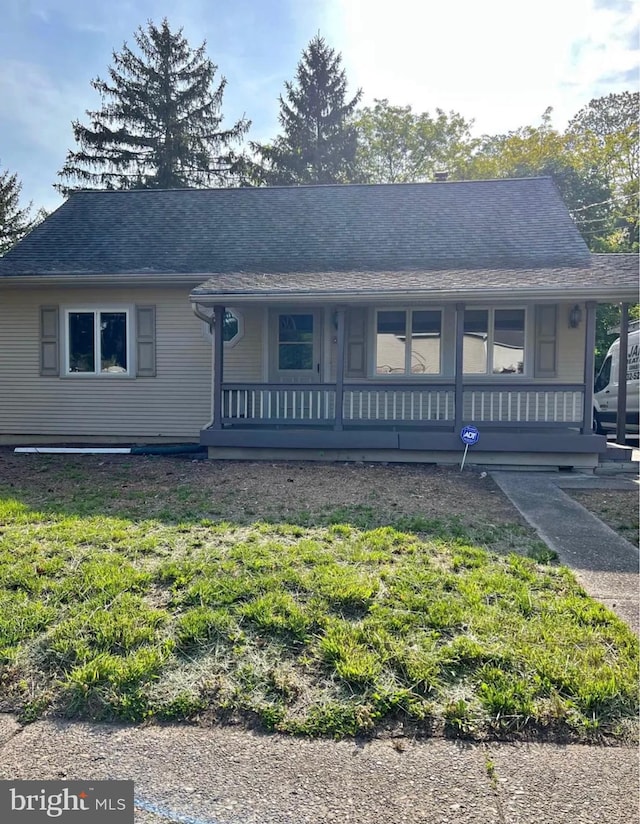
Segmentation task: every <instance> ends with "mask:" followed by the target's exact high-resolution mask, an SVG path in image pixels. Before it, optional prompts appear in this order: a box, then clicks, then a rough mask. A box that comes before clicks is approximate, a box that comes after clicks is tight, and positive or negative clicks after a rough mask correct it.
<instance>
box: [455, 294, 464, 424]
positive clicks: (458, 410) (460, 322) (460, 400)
mask: <svg viewBox="0 0 640 824" xmlns="http://www.w3.org/2000/svg"><path fill="white" fill-rule="evenodd" d="M463 345H464V303H456V391H455V404H454V409H455V421H454V426H455V431H456V432H459V431H460V428H461V427H462V413H463V407H464V387H463V385H462V363H463V362H462V347H463Z"/></svg>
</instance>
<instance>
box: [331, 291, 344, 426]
mask: <svg viewBox="0 0 640 824" xmlns="http://www.w3.org/2000/svg"><path fill="white" fill-rule="evenodd" d="M344 315H345V310H344V308H342V307H341V308H339V309H337V310H336V326H337V330H336V407H335V423H334V425H333V428H334V429H338V430H339V429H342V406H343V399H344V349H345V341H344V338H345V324H344Z"/></svg>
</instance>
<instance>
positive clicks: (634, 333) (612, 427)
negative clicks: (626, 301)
mask: <svg viewBox="0 0 640 824" xmlns="http://www.w3.org/2000/svg"><path fill="white" fill-rule="evenodd" d="M619 374H620V338H618V340H616V341H614V342H613V343H612V344H611V346H610V348H609V351H608V352H607V357H606V358H605V359H604V362H603V364H602V366H601V367H600V371H599V372H598V374H597V376H596V380H595V384H594V396H593V406H594V409H593V424H594V428H595V430H596V432H598V433H600V434H606V433H608V432H615V431H616V422H617V412H618V375H619ZM639 378H640V322H639V321H632V323H631V324H630V325H629V343H628V350H627V433H628V434H630V435H637V434H638V431H639V430H638V406H639V397H640V380H639Z"/></svg>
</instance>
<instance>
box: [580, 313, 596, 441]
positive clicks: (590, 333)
mask: <svg viewBox="0 0 640 824" xmlns="http://www.w3.org/2000/svg"><path fill="white" fill-rule="evenodd" d="M596 307H597V304H596V302H595V301H592V300H588V301H587V303H586V309H587V320H586V323H585V334H584V407H583V415H582V434H583V435H589V434H590V433H591V430H592V429H593V377H594V375H593V371H594V367H595V348H596Z"/></svg>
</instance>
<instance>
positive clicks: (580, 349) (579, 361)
mask: <svg viewBox="0 0 640 824" xmlns="http://www.w3.org/2000/svg"><path fill="white" fill-rule="evenodd" d="M575 305H576V304H575V301H573V302H572V303H560V304H559V305H558V329H557V333H558V337H557V345H558V370H557V375H556V378H555V380H556V381H557V382H558V383H582V381H583V380H584V343H585V328H586V318H587V310H586V307H585V305H584V303H580V304H578V305H579V306H580V308H581V309H582V322H581V323H580V326H578V328H577V329H571V328H570V327H569V312H570V311H571V308H572V307H573V306H575ZM550 383H553V381H550Z"/></svg>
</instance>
